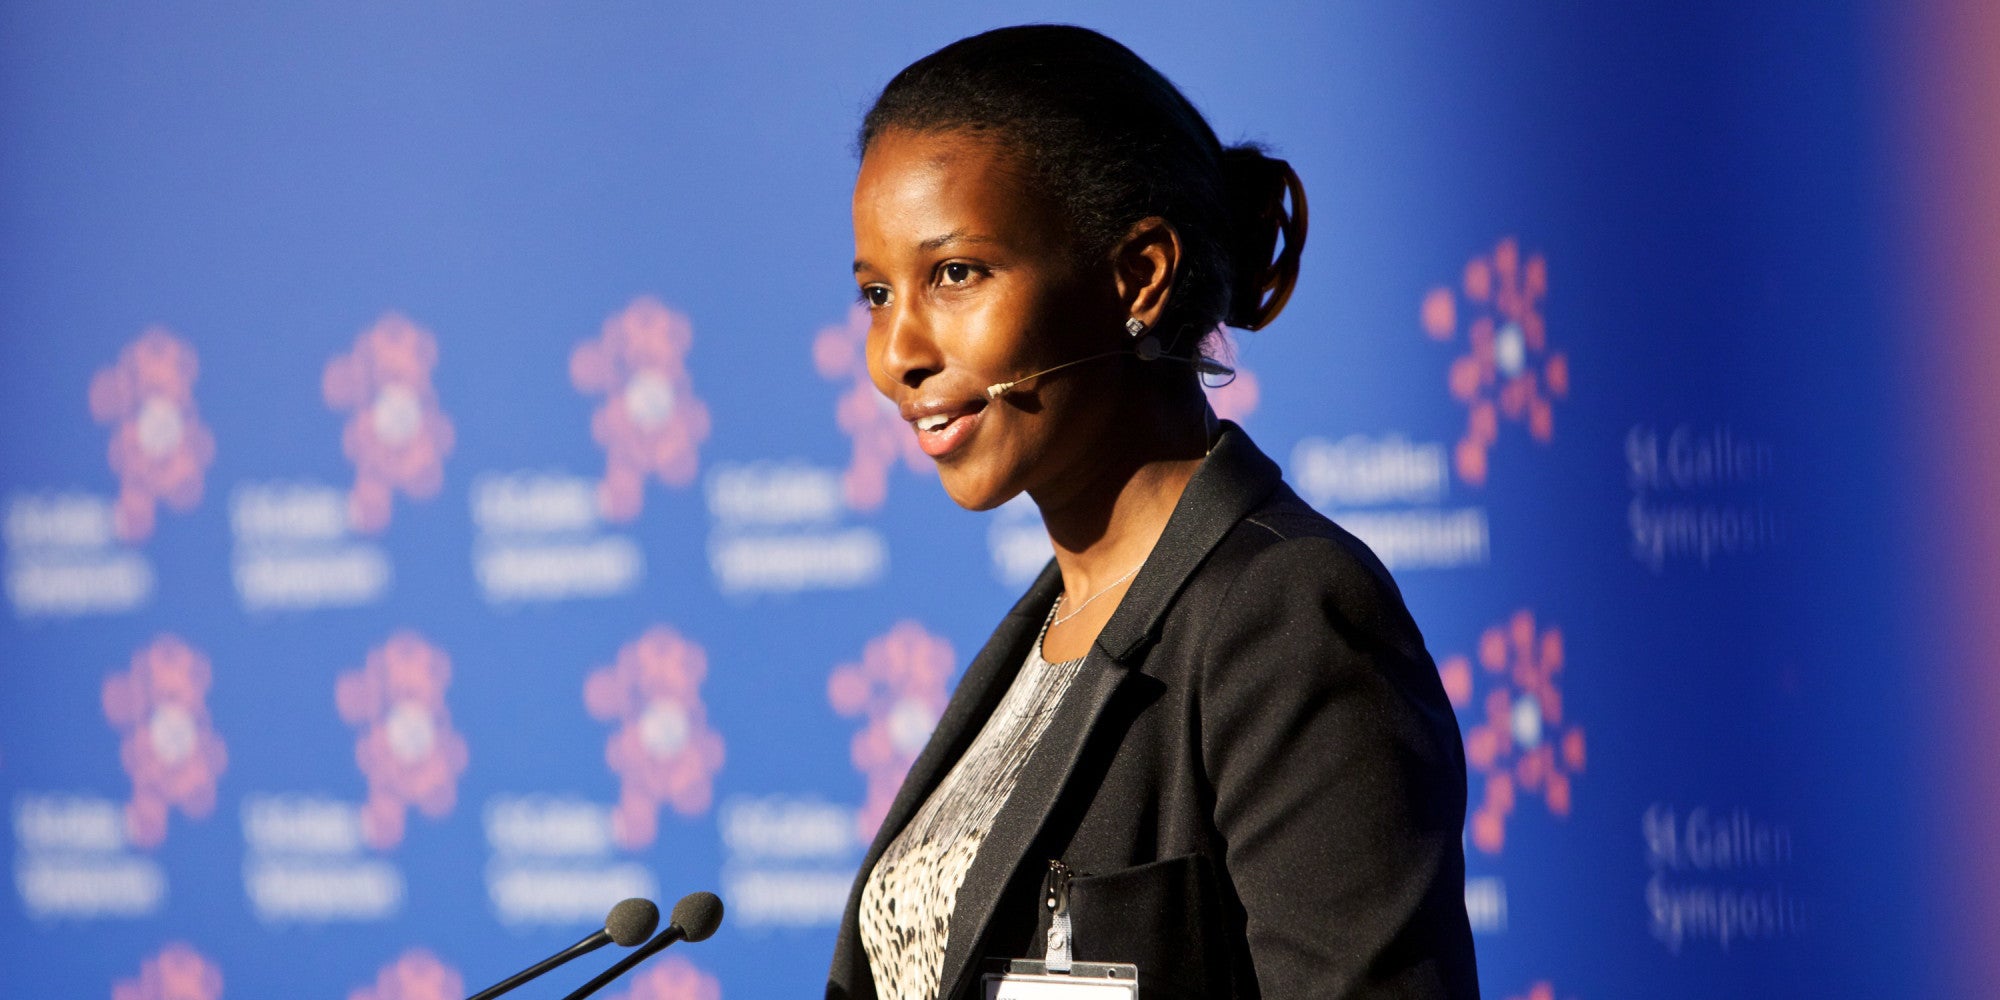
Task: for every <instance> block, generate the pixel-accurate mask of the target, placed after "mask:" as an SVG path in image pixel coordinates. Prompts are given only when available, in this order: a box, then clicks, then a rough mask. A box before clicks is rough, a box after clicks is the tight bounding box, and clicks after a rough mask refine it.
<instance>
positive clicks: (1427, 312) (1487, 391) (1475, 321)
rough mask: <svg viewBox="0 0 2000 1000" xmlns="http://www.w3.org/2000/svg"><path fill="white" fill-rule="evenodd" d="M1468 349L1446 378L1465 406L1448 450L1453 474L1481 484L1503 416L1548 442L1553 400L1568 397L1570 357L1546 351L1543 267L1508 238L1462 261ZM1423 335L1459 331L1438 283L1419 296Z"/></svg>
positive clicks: (1448, 336) (1444, 336) (1451, 300)
mask: <svg viewBox="0 0 2000 1000" xmlns="http://www.w3.org/2000/svg"><path fill="white" fill-rule="evenodd" d="M1463 286H1464V288H1463V290H1464V293H1465V301H1466V306H1467V310H1466V311H1467V315H1468V316H1470V318H1471V323H1469V324H1468V325H1467V327H1466V339H1467V341H1468V350H1467V352H1466V353H1465V354H1463V355H1461V356H1460V357H1458V358H1457V359H1456V360H1454V361H1453V362H1452V363H1451V370H1450V373H1449V375H1448V377H1447V379H1446V382H1447V384H1448V385H1449V387H1450V389H1451V395H1452V398H1454V399H1456V400H1458V401H1459V402H1461V403H1463V404H1465V407H1466V418H1465V436H1464V437H1462V438H1460V439H1459V442H1458V448H1457V449H1456V451H1454V453H1453V459H1454V465H1455V466H1456V468H1457V469H1458V477H1459V478H1460V479H1462V480H1464V481H1465V482H1468V483H1471V484H1473V485H1475V486H1478V485H1484V484H1485V482H1486V474H1487V471H1488V470H1487V464H1488V463H1487V451H1488V450H1489V449H1491V448H1492V447H1493V443H1494V442H1495V441H1497V440H1499V437H1500V421H1501V420H1502V419H1505V420H1509V421H1513V422H1515V423H1526V424H1527V426H1528V434H1529V435H1530V436H1532V437H1533V438H1534V439H1535V440H1536V441H1540V442H1542V443H1544V444H1547V443H1548V441H1549V440H1550V439H1551V438H1553V437H1554V436H1555V426H1556V425H1555V409H1554V405H1553V400H1555V399H1560V398H1562V397H1564V396H1567V395H1569V358H1568V356H1567V355H1565V354H1563V352H1561V351H1551V350H1549V344H1548V330H1547V327H1546V325H1545V324H1544V322H1543V320H1542V313H1541V300H1542V299H1543V298H1545V297H1547V295H1548V291H1549V266H1548V262H1547V261H1545V260H1543V259H1542V255H1541V254H1535V255H1533V256H1531V257H1529V258H1528V260H1527V263H1526V265H1525V266H1524V265H1523V264H1522V261H1521V249H1520V246H1519V245H1518V244H1516V243H1515V241H1514V238H1513V237H1511V236H1510V237H1507V238H1505V239H1502V240H1501V241H1500V243H1499V245H1498V246H1496V247H1494V248H1493V252H1492V253H1491V254H1490V255H1482V256H1478V257H1474V258H1472V260H1471V261H1469V262H1468V263H1467V264H1466V265H1465V278H1464V282H1463ZM1418 313H1419V319H1420V320H1421V322H1422V324H1423V328H1424V332H1425V333H1427V334H1429V335H1430V336H1431V337H1432V338H1433V339H1435V340H1441V341H1448V340H1452V339H1454V338H1455V337H1456V336H1457V335H1458V321H1459V319H1460V318H1461V317H1460V316H1459V306H1458V300H1457V299H1456V298H1455V297H1454V296H1453V295H1452V292H1451V289H1449V288H1446V287H1444V286H1442V285H1440V286H1438V287H1436V288H1433V289H1431V290H1430V292H1429V293H1428V294H1426V295H1425V296H1424V301H1423V305H1422V307H1421V308H1420V309H1419V310H1418Z"/></svg>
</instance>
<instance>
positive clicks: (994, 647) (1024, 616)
mask: <svg viewBox="0 0 2000 1000" xmlns="http://www.w3.org/2000/svg"><path fill="white" fill-rule="evenodd" d="M1061 589H1062V576H1061V574H1059V573H1057V572H1056V567H1055V562H1054V561H1053V560H1051V561H1050V563H1049V564H1048V565H1047V566H1045V567H1043V569H1042V575H1041V576H1040V577H1037V578H1036V580H1035V582H1034V584H1033V585H1031V586H1030V587H1029V588H1028V592H1027V593H1026V594H1025V595H1023V596H1022V598H1021V599H1020V600H1019V601H1017V602H1015V604H1014V607H1013V609H1012V610H1011V611H1009V612H1007V615H1006V617H1005V618H1002V619H1001V621H1000V625H999V627H998V628H996V629H994V631H993V635H992V637H991V638H989V639H987V640H986V645H985V646H983V647H981V648H980V650H979V653H978V655H976V656H974V657H973V658H972V662H971V663H970V664H968V665H967V666H966V668H965V676H963V677H961V678H959V682H958V686H957V687H956V688H955V689H953V691H952V694H951V700H950V701H948V702H946V704H945V709H944V714H943V715H941V716H939V718H938V724H937V726H936V728H934V729H933V730H932V731H931V737H930V739H929V740H928V741H927V742H925V744H924V748H923V750H921V751H919V752H918V754H917V759H916V760H915V761H913V762H912V763H911V764H910V772H909V774H907V775H905V776H904V778H903V784H902V786H901V787H900V788H898V789H897V790H896V797H895V799H894V800H892V801H891V802H890V803H889V811H888V812H887V813H886V814H884V816H883V817H882V825H881V826H880V827H879V828H877V829H876V831H875V839H874V841H872V842H871V843H870V844H869V845H868V853H867V854H866V855H865V856H864V857H863V859H862V862H861V869H860V870H861V872H862V874H863V875H864V876H865V875H866V874H867V873H868V872H871V871H874V870H875V863H876V862H877V861H879V860H880V859H881V857H882V852H883V851H885V850H887V849H888V847H889V842H890V841H891V840H894V839H895V838H896V835H897V834H898V833H901V832H902V830H903V827H904V825H906V824H908V823H909V821H910V817H911V816H913V815H915V813H916V811H917V809H918V808H920V807H921V806H922V805H923V804H924V800H926V799H928V798H930V795H931V792H932V790H934V789H936V788H937V785H938V782H940V781H943V780H944V776H945V773H946V772H947V771H949V770H950V769H951V766H952V765H953V764H955V763H957V762H958V758H959V757H960V756H962V755H963V754H964V753H965V748H966V746H967V745H968V744H970V743H971V742H972V738H973V737H974V736H976V735H978V733H979V727H980V726H981V725H983V724H984V723H985V721H986V717H987V716H989V715H991V714H993V709H994V707H995V706H997V705H998V704H999V703H1000V698H1001V696H1002V695H1004V694H1006V693H1007V686H1008V685H1009V684H1012V683H1013V681H1014V675H1015V674H1017V673H1019V672H1020V668H1021V664H1022V661H1024V660H1025V659H1027V656H1028V648H1029V647H1030V646H1031V645H1033V644H1034V641H1035V636H1036V635H1037V634H1038V633H1039V632H1040V631H1041V627H1042V618H1043V616H1044V615H1046V614H1047V612H1048V608H1049V605H1050V603H1051V602H1053V601H1054V600H1055V599H1056V592H1057V591H1058V590H1061ZM861 883H862V880H861V879H856V880H855V884H854V888H853V889H852V890H851V891H850V892H849V894H848V899H847V908H846V911H845V913H844V915H843V917H842V921H841V924H842V926H841V932H840V936H839V938H838V939H837V940H836V943H835V945H834V956H833V968H834V969H835V970H836V974H838V970H841V969H846V970H848V977H847V978H848V982H847V983H846V984H845V985H847V986H850V987H852V988H853V989H854V990H855V993H854V995H855V996H856V997H857V998H858V997H872V996H874V995H875V991H874V989H873V988H872V986H870V988H868V989H865V990H864V989H861V987H862V986H864V985H867V984H870V983H872V980H873V976H872V974H871V973H870V971H869V969H868V958H867V956H866V955H865V954H863V953H862V951H861V935H860V928H859V925H858V924H857V923H856V920H857V914H858V912H859V908H860V900H861Z"/></svg>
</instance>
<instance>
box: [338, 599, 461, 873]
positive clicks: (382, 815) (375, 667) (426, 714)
mask: <svg viewBox="0 0 2000 1000" xmlns="http://www.w3.org/2000/svg"><path fill="white" fill-rule="evenodd" d="M450 685H451V660H450V658H449V657H447V656H445V654H444V651H443V650H440V649H438V648H437V647H436V646H433V645H431V644H430V643H428V642H425V641H424V639H423V637H422V636H419V635H418V634H416V633H415V632H410V631H407V630H406V631H402V632H397V633H396V634H394V635H392V636H390V637H389V639H388V641H387V642H384V643H383V644H382V645H380V646H377V647H375V648H374V649H371V650H369V651H368V660H367V662H366V663H364V664H363V665H362V666H361V667H360V668H359V669H356V670H351V671H348V672H347V673H344V674H341V675H340V678H339V680H338V682H337V683H336V684H335V687H334V702H335V704H337V705H338V706H339V709H340V717H341V719H342V720H344V721H345V722H347V724H348V725H351V726H355V727H357V728H359V729H360V730H361V736H360V737H359V738H358V739H357V740H356V741H355V743H354V762H355V763H356V764H358V765H360V767H361V773H362V774H363V775H365V776H367V778H368V801H367V803H366V804H364V805H363V806H362V807H361V836H362V838H363V839H365V840H366V841H368V844H369V846H371V847H374V848H376V849H378V850H387V849H389V848H391V847H394V846H396V845H397V844H400V843H402V841H403V820H404V816H405V813H406V812H407V810H408V809H409V808H410V807H411V806H415V807H416V808H417V809H418V810H419V811H421V812H422V813H423V814H424V815H426V816H429V817H431V818H432V819H437V818H440V817H442V816H444V815H445V814H446V813H449V812H450V811H451V808H452V806H453V805H454V804H456V802H457V801H458V776H459V774H460V773H461V772H463V771H464V770H465V765H466V761H467V759H468V758H469V754H468V753H467V751H466V748H465V738H464V737H462V736H460V735H459V734H458V732H457V731H456V730H454V729H453V728H452V726H451V711H450V710H449V709H448V708H446V707H445V703H444V690H445V688H446V687H449V686H450Z"/></svg>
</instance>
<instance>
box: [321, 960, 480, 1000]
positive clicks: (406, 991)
mask: <svg viewBox="0 0 2000 1000" xmlns="http://www.w3.org/2000/svg"><path fill="white" fill-rule="evenodd" d="M464 995H465V977H464V976H461V975H459V974H458V970H457V969H454V968H452V967H451V966H449V965H446V964H444V963H443V962H440V961H438V957H437V956H436V955H433V954H431V953H430V952H429V951H426V950H425V949H422V948H411V949H410V950H409V951H406V952H404V953H403V954H402V957H400V958H398V959H396V960H395V961H394V962H391V963H389V964H388V965H385V966H383V967H382V969H381V971H379V972H377V973H376V974H375V985H373V986H362V987H359V988H357V989H355V990H353V991H350V992H349V993H348V994H347V1000H458V998H459V997H462V996H464Z"/></svg>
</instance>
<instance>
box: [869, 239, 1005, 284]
mask: <svg viewBox="0 0 2000 1000" xmlns="http://www.w3.org/2000/svg"><path fill="white" fill-rule="evenodd" d="M998 242H999V240H997V239H995V238H993V237H991V236H985V235H982V234H980V233H968V232H966V231H964V230H962V229H955V230H952V231H951V232H949V233H945V234H943V235H941V236H933V237H931V238H930V239H927V240H925V241H923V242H922V243H919V244H917V249H918V250H919V251H920V252H923V253H931V252H933V251H936V250H942V249H944V248H945V247H948V246H951V245H952V244H954V243H975V244H976V243H998ZM870 269H871V266H870V265H869V263H868V262H867V261H865V260H862V259H861V258H859V257H856V258H855V259H854V273H855V274H860V273H861V272H863V271H866V270H870Z"/></svg>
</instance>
